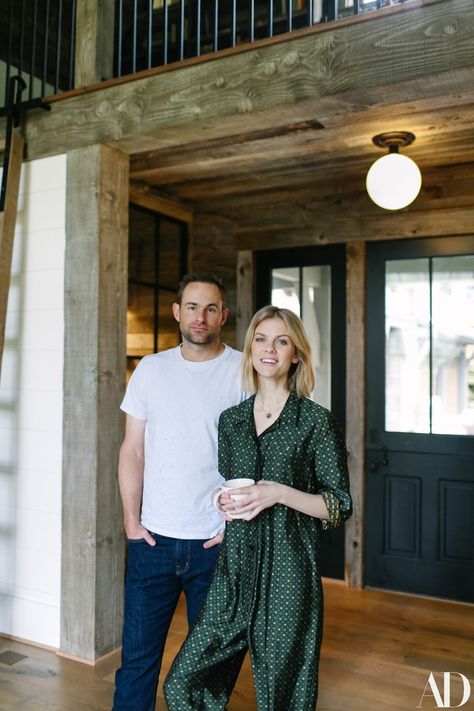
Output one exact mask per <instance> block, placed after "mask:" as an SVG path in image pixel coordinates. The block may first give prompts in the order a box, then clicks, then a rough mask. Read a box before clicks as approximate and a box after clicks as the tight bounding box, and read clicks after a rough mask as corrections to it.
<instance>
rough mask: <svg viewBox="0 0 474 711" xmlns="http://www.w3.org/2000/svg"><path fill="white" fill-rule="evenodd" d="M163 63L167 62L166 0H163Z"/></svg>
mask: <svg viewBox="0 0 474 711" xmlns="http://www.w3.org/2000/svg"><path fill="white" fill-rule="evenodd" d="M163 64H168V0H163Z"/></svg>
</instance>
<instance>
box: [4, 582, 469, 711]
mask: <svg viewBox="0 0 474 711" xmlns="http://www.w3.org/2000/svg"><path fill="white" fill-rule="evenodd" d="M324 588H325V606H326V609H325V616H326V618H325V628H324V642H323V648H322V659H321V666H320V696H319V703H318V711H343V710H344V711H372V710H373V711H375V710H376V711H394V710H396V711H403V710H405V709H407V711H408V710H412V709H416V708H417V707H419V704H420V701H421V697H422V694H423V691H424V688H425V685H426V683H427V681H428V675H429V674H430V672H433V674H434V678H435V680H436V682H437V685H438V688H439V689H440V692H441V695H443V681H442V672H443V671H450V672H460V673H462V674H464V676H465V677H467V678H468V679H469V680H470V685H471V698H470V700H469V701H468V702H467V703H466V704H465V705H464V706H463V707H462V709H463V711H464V710H465V711H469V709H474V614H473V608H472V606H469V605H463V604H459V603H454V602H444V601H440V600H431V599H426V598H415V597H411V596H408V595H399V594H395V593H387V592H381V591H375V590H352V589H349V588H346V587H345V586H344V585H342V584H339V583H335V582H331V581H325V584H324ZM185 633H186V622H185V613H184V604H183V603H181V604H180V606H179V608H178V611H177V614H176V615H175V618H174V620H173V624H172V627H171V630H170V634H169V637H168V642H167V646H166V651H165V658H164V664H163V674H162V677H163V678H164V676H165V673H166V671H167V669H168V668H169V665H170V663H171V661H172V659H173V658H174V655H175V654H176V652H177V650H178V649H179V647H180V645H181V642H182V640H183V638H184V635H185ZM5 651H11V652H16V653H18V654H20V655H25V658H24V659H22V660H21V661H17V662H16V663H14V664H11V665H10V664H9V663H6V662H9V660H8V657H6V658H5V657H2V654H3V653H4V652H5ZM2 659H3V662H2ZM118 660H119V656H118V653H116V654H113V655H110V656H109V657H108V658H107V659H104V660H102V661H101V662H99V663H98V664H96V665H95V666H89V665H86V664H81V663H79V662H75V661H72V660H69V659H64V658H62V657H59V656H57V655H56V654H55V653H54V651H49V650H44V649H41V648H38V647H33V646H29V645H26V644H23V643H20V642H15V641H12V640H9V639H5V638H0V709H1V711H13V710H15V711H16V710H18V711H19V710H20V709H21V711H44V710H46V709H47V710H48V711H105V710H107V709H110V707H111V699H112V695H113V686H114V684H113V680H114V673H115V669H116V667H117V665H118ZM451 679H452V687H451V704H452V707H455V706H456V705H458V704H459V703H460V701H461V696H462V690H461V677H459V676H458V675H454V674H453V676H452V677H451ZM428 692H429V693H428ZM421 708H423V709H435V708H437V707H436V703H435V700H434V698H433V695H432V693H431V689H430V687H428V688H427V694H426V695H425V696H424V698H423V701H422V706H421ZM255 709H256V706H255V695H254V690H253V682H252V673H251V668H250V663H249V661H248V658H247V659H246V661H245V664H244V667H243V668H242V672H241V674H240V676H239V680H238V683H237V686H236V688H235V691H234V694H233V696H232V698H231V701H230V704H229V711H254V710H255ZM130 711H133V710H132V709H131V710H130ZM156 711H166V705H165V702H164V700H163V693H162V687H161V684H160V687H159V689H158V698H157V704H156ZM266 711H277V710H273V709H268V710H266ZM278 711H283V710H281V709H278Z"/></svg>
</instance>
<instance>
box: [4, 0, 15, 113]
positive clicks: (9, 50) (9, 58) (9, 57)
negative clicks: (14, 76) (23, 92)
mask: <svg viewBox="0 0 474 711" xmlns="http://www.w3.org/2000/svg"><path fill="white" fill-rule="evenodd" d="M12 32H13V0H10V5H9V8H8V43H7V66H6V72H5V99H4V104H5V106H6V105H7V103H8V84H9V82H10V67H11V63H12Z"/></svg>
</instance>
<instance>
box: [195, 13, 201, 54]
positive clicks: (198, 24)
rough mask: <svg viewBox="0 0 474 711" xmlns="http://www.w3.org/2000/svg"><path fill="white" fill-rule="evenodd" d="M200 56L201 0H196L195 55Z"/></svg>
mask: <svg viewBox="0 0 474 711" xmlns="http://www.w3.org/2000/svg"><path fill="white" fill-rule="evenodd" d="M200 56H201V0H196V57H200Z"/></svg>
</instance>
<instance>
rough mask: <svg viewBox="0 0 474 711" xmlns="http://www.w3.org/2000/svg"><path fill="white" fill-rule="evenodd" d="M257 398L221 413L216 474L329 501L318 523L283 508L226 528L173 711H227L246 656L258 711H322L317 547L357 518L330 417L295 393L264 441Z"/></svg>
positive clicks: (175, 670) (171, 680) (168, 692)
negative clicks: (326, 531)
mask: <svg viewBox="0 0 474 711" xmlns="http://www.w3.org/2000/svg"><path fill="white" fill-rule="evenodd" d="M254 400H255V396H253V397H251V398H249V399H248V400H246V401H245V402H243V403H241V404H240V405H238V406H237V407H233V408H231V409H229V410H226V411H225V412H223V413H222V415H221V418H220V421H219V470H220V472H221V474H222V475H223V476H224V477H225V478H226V479H235V478H237V477H251V478H254V479H255V480H256V481H259V480H261V479H267V480H270V481H278V482H281V483H283V484H288V485H289V486H292V487H294V488H296V489H299V490H301V491H305V492H308V493H312V494H316V493H320V494H322V496H323V498H324V501H325V503H326V506H327V509H328V511H329V515H330V518H329V520H328V521H324V522H323V521H321V520H319V519H316V518H313V517H311V516H308V515H306V514H302V513H299V512H298V511H295V510H294V509H291V508H289V507H286V506H283V505H280V504H277V505H276V506H273V507H272V508H269V509H265V510H264V511H262V512H261V513H260V514H259V516H257V518H255V519H253V520H252V521H242V520H236V521H233V522H232V523H230V524H228V525H227V527H226V533H225V537H224V542H223V544H222V547H221V551H220V554H219V558H218V561H217V565H216V568H215V572H214V577H213V580H212V583H211V586H210V588H209V593H208V596H207V599H206V602H205V603H204V607H203V609H202V611H201V613H200V615H199V617H198V619H197V621H196V624H195V626H194V628H193V630H192V631H191V633H190V634H189V636H188V638H187V639H186V641H185V643H184V644H183V646H182V648H181V650H180V652H179V654H178V656H177V657H176V659H175V661H174V663H173V666H172V668H171V670H170V673H169V675H168V677H167V679H166V682H165V697H166V701H167V703H168V708H169V711H188V710H189V711H223V710H224V709H225V705H226V703H227V700H228V698H229V696H230V694H231V692H232V689H233V687H234V684H235V681H236V679H237V676H238V673H239V671H240V667H241V664H242V661H243V658H244V656H245V653H246V652H247V650H248V651H249V652H250V658H251V661H252V668H253V673H254V680H255V690H256V698H257V707H258V710H259V711H312V710H313V709H315V708H316V699H317V682H318V663H319V650H320V646H321V636H322V626H323V594H322V587H321V576H320V572H319V557H318V540H319V537H320V531H321V529H322V528H325V527H328V528H329V527H335V526H337V525H339V524H340V523H341V522H342V521H344V520H345V519H346V518H348V517H349V516H350V514H351V508H352V505H351V498H350V494H349V478H348V473H347V464H346V451H345V446H344V442H343V439H342V436H341V433H340V430H339V428H338V426H337V424H336V422H335V420H334V418H333V416H332V414H331V413H330V412H329V411H328V410H326V409H324V408H323V407H321V406H320V405H317V404H316V403H314V402H312V401H311V400H308V399H307V398H304V397H299V396H298V395H297V394H296V393H294V392H293V393H291V394H290V397H289V398H288V400H287V402H286V404H285V407H284V408H283V410H282V412H281V415H280V417H279V418H278V420H277V421H276V422H275V423H274V424H273V425H272V426H271V427H269V428H268V429H267V430H265V432H263V433H262V434H261V435H260V436H259V437H257V434H256V430H255V424H254V418H253V405H254Z"/></svg>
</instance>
